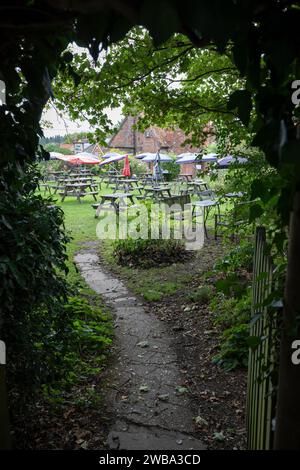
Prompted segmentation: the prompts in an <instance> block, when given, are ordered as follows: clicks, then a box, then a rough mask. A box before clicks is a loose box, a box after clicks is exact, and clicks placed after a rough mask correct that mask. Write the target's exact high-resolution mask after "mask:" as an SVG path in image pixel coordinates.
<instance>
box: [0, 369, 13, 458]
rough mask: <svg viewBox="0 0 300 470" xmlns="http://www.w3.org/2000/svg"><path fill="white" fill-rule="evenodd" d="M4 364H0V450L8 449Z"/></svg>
mask: <svg viewBox="0 0 300 470" xmlns="http://www.w3.org/2000/svg"><path fill="white" fill-rule="evenodd" d="M5 367H6V366H5V365H4V364H0V450H3V449H10V445H11V444H10V433H9V419H8V404H7V396H6V380H5Z"/></svg>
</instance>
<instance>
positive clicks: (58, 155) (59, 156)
mask: <svg viewBox="0 0 300 470" xmlns="http://www.w3.org/2000/svg"><path fill="white" fill-rule="evenodd" d="M51 154H55V155H53V156H52V155H51ZM74 156H75V155H63V154H62V153H59V152H50V158H51V159H55V160H63V161H64V162H69V163H70V162H71V159H72V158H74Z"/></svg>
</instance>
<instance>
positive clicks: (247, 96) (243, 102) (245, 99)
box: [227, 90, 252, 126]
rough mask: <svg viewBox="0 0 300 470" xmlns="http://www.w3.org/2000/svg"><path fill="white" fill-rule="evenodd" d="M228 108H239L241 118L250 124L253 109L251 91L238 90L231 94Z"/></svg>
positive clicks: (244, 122) (246, 123)
mask: <svg viewBox="0 0 300 470" xmlns="http://www.w3.org/2000/svg"><path fill="white" fill-rule="evenodd" d="M227 108H228V109H229V110H235V109H236V110H237V114H238V117H239V119H240V120H241V121H242V123H243V124H244V125H245V126H248V124H249V120H250V113H251V109H252V99H251V93H250V92H249V91H248V90H236V91H234V92H233V93H232V95H230V97H229V100H228V103H227Z"/></svg>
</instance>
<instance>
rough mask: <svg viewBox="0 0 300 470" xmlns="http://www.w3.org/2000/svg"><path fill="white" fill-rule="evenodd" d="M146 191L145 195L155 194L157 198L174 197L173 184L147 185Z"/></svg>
mask: <svg viewBox="0 0 300 470" xmlns="http://www.w3.org/2000/svg"><path fill="white" fill-rule="evenodd" d="M144 191H145V197H147V196H148V195H151V196H154V198H155V199H159V198H161V199H163V198H164V197H165V196H167V197H172V195H171V186H148V187H147V186H146V187H145V188H144Z"/></svg>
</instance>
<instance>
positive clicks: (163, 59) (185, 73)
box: [53, 28, 250, 145]
mask: <svg viewBox="0 0 300 470" xmlns="http://www.w3.org/2000/svg"><path fill="white" fill-rule="evenodd" d="M231 49H232V48H231V47H228V48H227V49H226V51H224V54H222V55H220V54H219V53H218V52H217V51H216V49H215V48H214V47H212V46H210V47H207V48H205V49H203V50H200V49H198V48H197V47H195V46H194V45H193V44H192V42H191V41H189V40H188V39H187V38H186V37H185V36H183V35H179V34H176V35H174V36H172V37H171V38H170V39H169V40H168V41H166V42H165V43H163V44H162V45H159V46H156V45H155V44H154V43H153V40H152V38H151V37H150V35H149V33H148V32H147V31H146V30H145V29H143V28H134V29H133V30H131V31H130V32H129V33H128V34H127V35H126V37H125V38H124V39H123V40H122V41H119V42H118V43H117V44H112V45H111V46H110V47H109V48H108V50H107V52H106V53H105V54H102V56H100V59H99V61H98V62H97V64H93V61H92V60H91V57H90V55H89V54H88V53H87V52H82V51H80V53H74V54H73V60H72V62H71V63H70V67H71V68H67V69H64V71H63V72H61V73H60V74H59V76H58V77H57V78H56V80H55V81H54V86H53V90H54V95H55V100H56V106H57V108H59V109H61V110H63V109H67V110H68V112H69V114H70V115H71V116H72V117H73V118H74V119H77V118H78V117H79V116H81V115H84V117H85V118H86V119H88V120H89V122H90V123H91V125H98V129H97V133H98V135H103V136H105V135H106V133H107V129H108V128H110V124H111V123H110V121H109V119H108V118H107V115H106V113H105V110H106V108H118V107H119V106H120V105H121V104H122V105H123V114H131V115H137V114H138V115H139V120H138V126H139V127H140V128H142V129H145V128H146V127H148V126H150V125H153V124H157V125H158V126H162V127H174V126H175V125H176V126H178V127H180V128H182V129H183V130H184V131H185V132H186V134H187V135H189V136H190V141H191V143H193V144H195V145H199V144H201V143H202V141H203V140H205V138H206V137H207V133H209V132H211V126H210V125H209V124H210V123H211V122H212V121H213V122H214V127H215V129H214V130H215V131H216V132H218V134H219V135H220V134H221V129H224V127H225V128H226V136H227V139H226V141H227V143H228V142H229V141H230V142H231V143H233V142H239V141H240V140H241V138H243V139H246V138H247V137H248V136H249V135H250V132H249V129H246V127H245V126H244V125H243V124H242V123H241V121H240V120H238V119H236V113H235V112H234V110H229V109H228V108H227V100H228V98H229V96H230V94H231V93H232V92H233V91H235V90H238V88H239V87H241V86H242V85H243V83H244V80H243V79H242V78H240V76H239V73H238V70H237V68H236V67H235V66H234V64H233V61H232V50H231ZM74 73H75V74H76V76H78V77H80V81H79V83H78V82H76V81H74V79H73V77H74ZM229 136H230V139H229V138H228V137H229ZM248 140H249V137H248Z"/></svg>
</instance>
